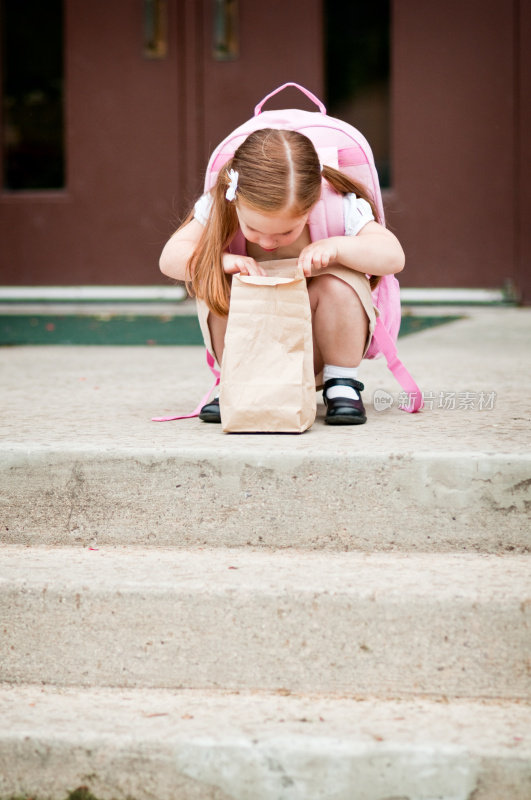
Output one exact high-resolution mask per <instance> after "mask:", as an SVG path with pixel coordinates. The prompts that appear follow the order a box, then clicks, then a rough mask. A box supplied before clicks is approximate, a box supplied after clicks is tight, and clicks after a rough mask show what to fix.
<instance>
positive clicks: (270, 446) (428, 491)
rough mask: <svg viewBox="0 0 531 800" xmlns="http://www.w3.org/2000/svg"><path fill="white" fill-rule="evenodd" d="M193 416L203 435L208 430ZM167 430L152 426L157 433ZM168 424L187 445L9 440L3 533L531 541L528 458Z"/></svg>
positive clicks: (494, 548)
mask: <svg viewBox="0 0 531 800" xmlns="http://www.w3.org/2000/svg"><path fill="white" fill-rule="evenodd" d="M397 414H402V412H397ZM402 416H404V417H405V416H406V415H405V414H402ZM396 422H397V424H400V422H402V420H401V419H400V418H398V419H397V420H396ZM403 422H404V424H410V425H412V426H414V425H416V424H417V422H416V420H414V419H413V420H410V419H409V418H408V419H407V420H404V421H403ZM175 424H176V425H178V424H179V423H175ZM185 424H186V423H183V425H185ZM191 424H192V425H194V426H195V428H194V432H195V433H196V436H197V427H198V426H200V425H202V424H203V427H206V426H205V425H204V423H201V422H196V421H192V423H191ZM161 427H162V426H158V427H157V426H156V425H155V424H153V430H154V431H155V433H156V434H158V433H159V432H160V430H161ZM212 427H213V426H209V428H210V429H211V428H212ZM356 427H358V426H356ZM165 431H166V436H169V437H170V438H171V437H172V436H173V435H174V436H175V437H176V439H177V440H178V442H179V444H178V446H175V445H173V444H170V445H168V444H165V445H162V444H161V446H160V448H159V449H156V448H154V447H153V448H148V447H140V446H137V447H135V448H134V450H129V449H127V448H126V449H121V448H119V447H117V446H114V445H113V440H112V437H111V438H109V440H108V442H107V444H106V445H103V444H102V445H100V446H98V447H97V448H95V449H94V448H92V447H90V446H87V447H84V446H83V444H82V443H81V444H80V443H79V441H78V440H79V439H80V438H82V436H83V433H82V431H81V432H80V433H79V435H78V436H76V437H75V438H76V441H75V442H74V441H69V442H68V443H67V444H65V446H63V447H61V448H47V447H38V446H31V447H29V448H28V447H27V446H17V447H15V446H13V447H11V448H9V449H7V448H5V449H4V450H3V452H1V453H0V462H1V463H0V472H1V481H2V492H1V496H0V517H1V519H2V521H3V527H2V531H1V537H2V541H3V542H4V543H11V544H32V545H82V546H88V545H94V544H97V545H99V546H108V545H120V544H134V545H142V546H156V547H169V546H171V547H181V548H190V547H200V546H208V547H243V546H249V545H250V546H257V547H268V548H275V549H276V548H286V547H293V548H299V549H301V548H304V549H330V550H351V549H358V550H402V551H408V552H411V551H415V550H417V551H419V550H420V551H431V552H453V551H469V552H477V551H480V552H486V553H498V552H502V553H503V552H513V551H516V552H529V551H530V550H531V537H530V536H529V518H528V515H527V513H526V509H527V507H528V504H529V502H531V501H530V499H529V496H530V482H529V475H530V474H531V457H530V456H529V455H527V454H520V453H515V454H510V455H509V454H492V453H483V452H478V453H476V452H470V451H464V452H456V451H454V452H450V453H443V452H422V451H419V452H417V453H414V452H408V453H398V452H385V451H384V452H380V453H375V452H369V453H367V452H363V450H360V449H358V447H356V446H354V441H353V436H354V435H353V433H352V431H350V430H349V431H346V432H345V431H342V433H341V435H340V436H338V435H337V434H336V435H334V433H332V434H331V435H330V438H329V439H328V441H327V442H326V443H325V442H324V441H322V442H321V443H320V444H321V446H320V447H316V443H315V442H314V441H313V440H311V439H310V438H308V439H307V440H305V441H306V443H308V444H309V445H311V448H310V449H307V448H305V444H304V441H303V440H302V439H301V438H300V437H297V439H295V438H291V439H290V438H287V437H284V438H283V439H282V440H281V441H279V437H274V439H275V440H274V441H272V440H271V438H270V439H266V437H255V438H254V440H253V441H252V442H249V437H245V440H241V439H240V440H238V439H236V438H233V437H223V434H221V433H220V432H219V431H216V432H214V434H213V435H214V437H215V440H214V442H212V441H210V442H206V443H205V442H203V443H201V442H199V441H197V440H196V441H195V442H194V437H193V436H192V437H190V435H189V434H190V430H187V429H186V428H184V427H183V428H172V427H171V426H167V427H166V428H165ZM327 433H328V431H327ZM361 438H363V435H362V437H361ZM214 444H215V446H214ZM317 444H318V445H319V443H317Z"/></svg>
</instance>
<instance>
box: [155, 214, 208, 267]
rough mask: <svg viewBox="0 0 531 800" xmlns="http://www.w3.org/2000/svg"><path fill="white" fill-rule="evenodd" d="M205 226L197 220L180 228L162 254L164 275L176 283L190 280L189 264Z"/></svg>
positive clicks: (161, 263) (160, 261)
mask: <svg viewBox="0 0 531 800" xmlns="http://www.w3.org/2000/svg"><path fill="white" fill-rule="evenodd" d="M202 232H203V226H202V225H201V223H200V222H198V221H197V220H196V219H191V220H190V222H189V223H188V224H187V225H185V226H184V228H180V229H179V230H178V231H177V232H176V233H174V234H173V236H172V237H171V239H169V240H168V241H167V242H166V244H165V246H164V249H163V251H162V253H161V256H160V260H159V266H160V270H161V272H162V273H163V274H164V275H167V276H168V277H169V278H174V279H175V280H176V281H185V280H188V279H189V277H190V276H189V275H188V274H187V271H186V270H187V265H188V262H189V260H190V258H191V256H192V254H193V252H194V250H195V248H196V247H197V243H198V242H199V239H200V238H201V234H202Z"/></svg>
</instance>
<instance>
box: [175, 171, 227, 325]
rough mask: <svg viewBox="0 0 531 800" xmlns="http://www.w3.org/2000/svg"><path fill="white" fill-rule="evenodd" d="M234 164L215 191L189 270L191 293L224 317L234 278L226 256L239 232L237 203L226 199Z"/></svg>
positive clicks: (223, 175) (213, 190)
mask: <svg viewBox="0 0 531 800" xmlns="http://www.w3.org/2000/svg"><path fill="white" fill-rule="evenodd" d="M230 165H231V162H229V163H228V164H227V165H226V167H224V168H223V169H222V170H221V172H220V174H219V175H218V179H217V181H216V184H215V186H214V188H213V189H212V208H211V210H210V215H209V218H208V220H207V223H206V225H205V228H204V230H203V233H202V235H201V238H200V239H199V242H198V243H197V247H196V248H195V251H194V253H193V255H192V257H191V258H190V260H189V262H188V267H187V272H188V276H189V279H188V282H187V288H188V290H189V292H190V294H193V295H195V296H196V297H198V298H199V299H200V300H204V301H205V303H206V304H207V305H208V307H209V309H210V310H211V311H212V312H213V313H214V314H217V315H218V316H220V317H226V316H227V315H228V313H229V300H230V277H229V276H228V275H227V274H226V273H225V272H224V271H223V261H222V259H223V253H224V251H225V250H226V249H227V248H228V246H229V244H230V243H231V241H232V239H233V238H234V236H235V234H236V231H237V230H238V216H237V214H236V209H235V207H234V203H229V202H227V200H226V199H225V192H226V190H227V184H226V175H227V171H228V169H230Z"/></svg>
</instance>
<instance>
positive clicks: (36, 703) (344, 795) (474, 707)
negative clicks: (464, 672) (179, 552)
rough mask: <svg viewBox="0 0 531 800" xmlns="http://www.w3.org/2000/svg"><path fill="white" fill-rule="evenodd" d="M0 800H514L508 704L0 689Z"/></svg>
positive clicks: (517, 747) (521, 723) (512, 718)
mask: <svg viewBox="0 0 531 800" xmlns="http://www.w3.org/2000/svg"><path fill="white" fill-rule="evenodd" d="M0 711H1V716H2V720H3V722H4V723H5V724H3V725H2V727H1V729H0V798H2V800H4V798H7V797H9V798H11V797H14V796H16V797H32V798H35V800H41V798H47V799H48V798H50V797H53V798H58V800H63V798H65V797H66V796H67V794H69V793H70V792H71V791H72V790H73V789H75V788H77V787H79V786H82V785H83V786H85V787H87V790H89V791H90V792H91V796H94V797H97V798H98V800H111V798H117V797H127V798H130V799H131V800H152V798H154V797H156V798H179V800H199V799H200V800H225V798H227V800H228V798H231V800H271V798H283V800H322V798H324V797H334V800H351V799H352V798H353V797H360V798H361V797H362V798H363V800H390V799H391V798H397V800H398V798H406V797H407V798H414V800H433V798H435V797H437V798H440V799H441V800H471V798H472V797H473V798H474V800H500V799H501V798H504V799H505V798H507V800H509V798H510V800H528V797H529V787H530V785H531V750H530V744H529V743H530V740H531V736H530V734H531V727H530V717H529V714H528V713H526V712H527V710H526V709H525V708H523V707H522V706H521V705H517V704H502V703H496V704H479V703H454V704H449V705H448V704H444V703H429V702H425V701H424V702H422V701H413V702H386V703H381V702H377V701H374V700H366V701H363V702H359V701H355V700H348V699H345V698H323V697H315V696H313V697H307V698H301V697H280V696H278V695H277V696H274V695H269V696H268V695H248V694H247V695H246V694H244V693H242V694H240V695H227V694H224V693H219V694H217V695H216V694H200V693H187V692H182V693H176V692H149V691H140V692H135V691H131V690H130V691H127V692H124V691H121V692H120V691H118V692H110V691H102V690H93V691H85V692H83V691H72V690H67V691H62V692H60V693H58V692H53V690H51V689H45V690H43V689H42V688H41V689H40V688H39V687H21V688H17V689H14V688H11V689H2V688H1V687H0Z"/></svg>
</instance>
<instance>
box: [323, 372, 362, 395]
mask: <svg viewBox="0 0 531 800" xmlns="http://www.w3.org/2000/svg"><path fill="white" fill-rule="evenodd" d="M357 377H358V367H336V366H335V365H334V364H325V365H324V369H323V383H326V381H329V380H330V378H352V379H353V380H356V379H357ZM326 396H327V397H329V398H330V400H332V399H333V398H334V397H350V398H351V400H359V394H358V392H357V391H356V389H353V388H352V387H351V386H331V387H330V389H327V391H326Z"/></svg>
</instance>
